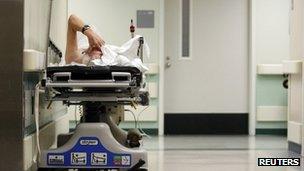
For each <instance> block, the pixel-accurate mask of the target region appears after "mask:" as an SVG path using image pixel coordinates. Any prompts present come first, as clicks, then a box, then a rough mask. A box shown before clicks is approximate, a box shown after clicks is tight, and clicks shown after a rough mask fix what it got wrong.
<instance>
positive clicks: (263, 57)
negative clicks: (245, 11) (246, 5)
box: [253, 0, 290, 64]
mask: <svg viewBox="0 0 304 171" xmlns="http://www.w3.org/2000/svg"><path fill="white" fill-rule="evenodd" d="M255 3H256V7H255V8H253V9H254V10H256V11H255V14H256V16H255V20H256V21H255V23H256V25H255V26H256V27H255V28H254V30H253V31H254V32H255V34H256V38H255V40H256V42H255V47H256V52H255V53H256V58H257V63H258V64H263V63H270V64H274V63H279V64H280V63H282V60H286V59H288V58H289V56H290V48H289V47H290V36H289V16H290V0H267V1H265V0H256V2H255Z"/></svg>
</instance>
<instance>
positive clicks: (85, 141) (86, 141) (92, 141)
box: [80, 140, 98, 145]
mask: <svg viewBox="0 0 304 171" xmlns="http://www.w3.org/2000/svg"><path fill="white" fill-rule="evenodd" d="M80 145H98V141H97V140H81V141H80Z"/></svg>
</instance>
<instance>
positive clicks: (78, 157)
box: [71, 153, 87, 165]
mask: <svg viewBox="0 0 304 171" xmlns="http://www.w3.org/2000/svg"><path fill="white" fill-rule="evenodd" d="M71 164H72V165H86V164H87V153H71Z"/></svg>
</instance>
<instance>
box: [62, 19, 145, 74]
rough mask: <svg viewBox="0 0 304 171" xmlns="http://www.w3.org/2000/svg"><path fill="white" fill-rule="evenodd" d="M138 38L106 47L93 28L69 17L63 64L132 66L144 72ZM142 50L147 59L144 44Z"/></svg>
mask: <svg viewBox="0 0 304 171" xmlns="http://www.w3.org/2000/svg"><path fill="white" fill-rule="evenodd" d="M81 33H82V34H81ZM139 38H140V36H135V37H134V38H132V39H131V40H129V41H128V42H126V43H125V44H124V45H122V46H121V47H117V46H112V45H107V44H106V43H105V41H104V40H103V39H102V38H101V37H100V35H99V34H98V33H97V31H96V30H95V29H94V28H92V27H90V26H89V25H85V24H84V22H83V21H82V20H81V19H80V18H78V17H77V16H75V15H71V16H70V18H69V23H68V32H67V44H66V55H65V63H66V64H70V65H86V66H88V65H89V66H91V65H100V66H107V65H116V66H133V67H137V68H138V69H139V70H140V71H141V72H145V71H147V70H148V68H147V67H146V66H144V65H143V63H142V61H141V59H140V58H139V56H138V47H139ZM143 48H144V53H145V54H146V56H148V57H149V48H148V46H147V45H146V44H145V43H144V46H143Z"/></svg>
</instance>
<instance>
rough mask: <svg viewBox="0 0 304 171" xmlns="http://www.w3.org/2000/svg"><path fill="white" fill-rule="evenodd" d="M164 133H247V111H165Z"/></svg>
mask: <svg viewBox="0 0 304 171" xmlns="http://www.w3.org/2000/svg"><path fill="white" fill-rule="evenodd" d="M164 133H165V135H193V134H213V135H247V134H248V114H247V113H235V114H231V113H218V114H217V113H210V114H209V113H202V114H191V113H182V114H178V113H166V114H165V117H164Z"/></svg>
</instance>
